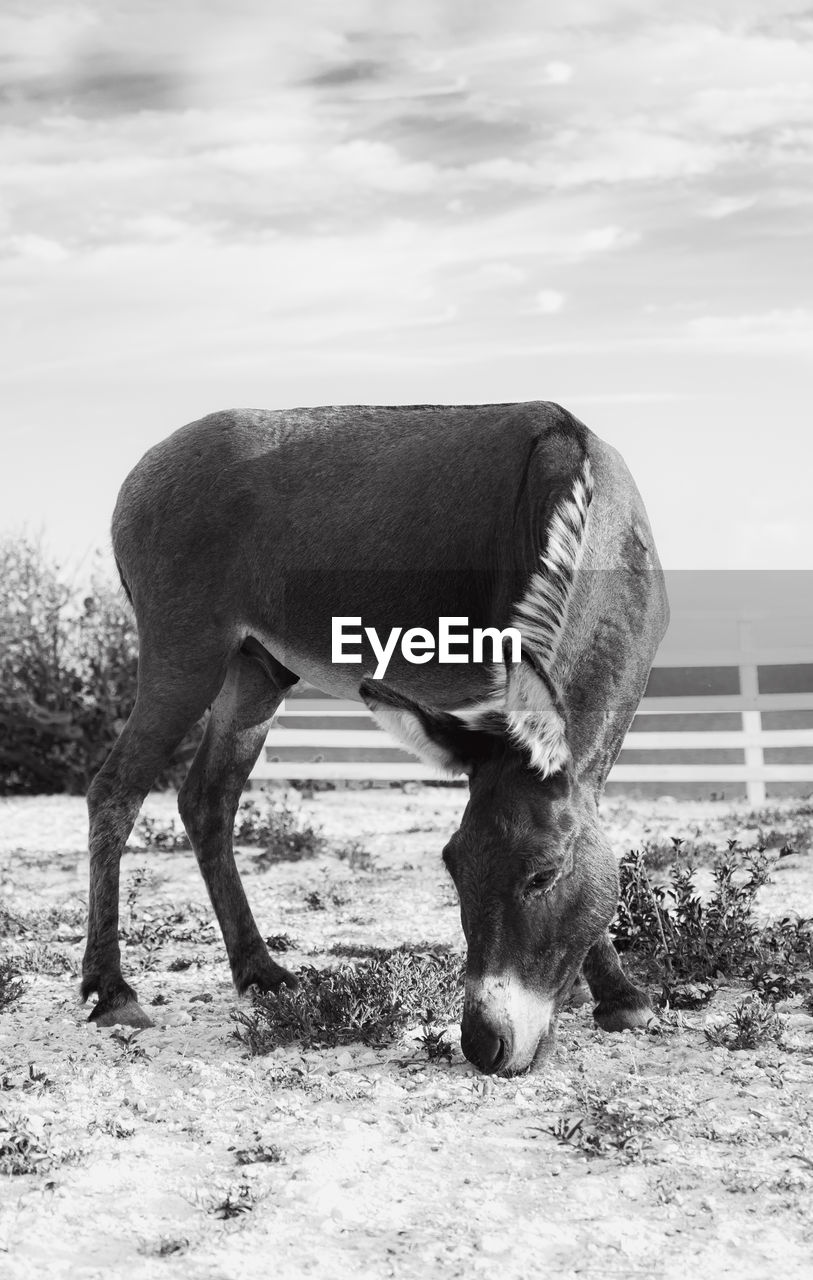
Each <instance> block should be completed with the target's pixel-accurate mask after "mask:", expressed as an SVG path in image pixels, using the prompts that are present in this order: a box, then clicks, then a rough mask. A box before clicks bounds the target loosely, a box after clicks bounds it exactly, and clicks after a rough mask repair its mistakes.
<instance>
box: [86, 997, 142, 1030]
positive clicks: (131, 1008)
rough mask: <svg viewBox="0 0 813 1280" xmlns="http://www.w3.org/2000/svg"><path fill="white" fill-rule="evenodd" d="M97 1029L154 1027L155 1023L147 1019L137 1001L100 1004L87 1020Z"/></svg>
mask: <svg viewBox="0 0 813 1280" xmlns="http://www.w3.org/2000/svg"><path fill="white" fill-rule="evenodd" d="M88 1022H95V1023H96V1026H97V1027H115V1026H122V1027H154V1026H155V1023H154V1022H153V1021H152V1019H151V1018H148V1017H147V1015H146V1013H145V1012H144V1010H143V1009H142V1008H141V1005H140V1004H139V1003H138V1001H137V1000H133V999H130V1000H127V1001H126V1002H125V1003H124V1004H120V1005H115V1006H112V1007H111V1006H110V1005H107V1006H105V1005H103V1004H102V1003H101V1002H100V1003H99V1004H97V1005H96V1008H95V1009H94V1010H93V1012H92V1013H91V1015H90V1017H89V1018H88Z"/></svg>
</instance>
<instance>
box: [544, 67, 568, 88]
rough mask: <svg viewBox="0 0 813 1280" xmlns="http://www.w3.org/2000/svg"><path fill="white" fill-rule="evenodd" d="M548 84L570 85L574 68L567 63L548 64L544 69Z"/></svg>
mask: <svg viewBox="0 0 813 1280" xmlns="http://www.w3.org/2000/svg"><path fill="white" fill-rule="evenodd" d="M542 73H543V76H544V79H545V83H546V84H569V82H570V81H571V80H572V79H573V68H572V67H571V66H570V64H569V63H567V62H547V63H546V64H545V66H544V67H543V68H542Z"/></svg>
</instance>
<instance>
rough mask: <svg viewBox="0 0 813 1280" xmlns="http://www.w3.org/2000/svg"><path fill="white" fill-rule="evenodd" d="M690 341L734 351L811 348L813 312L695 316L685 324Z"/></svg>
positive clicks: (801, 309)
mask: <svg viewBox="0 0 813 1280" xmlns="http://www.w3.org/2000/svg"><path fill="white" fill-rule="evenodd" d="M686 334H687V336H688V337H689V338H690V339H691V340H692V341H696V342H699V343H701V344H703V345H707V346H712V347H724V348H729V349H733V350H741V349H756V350H762V351H764V350H768V349H773V350H785V349H795V350H801V351H804V350H808V351H811V350H813V311H811V310H808V309H806V308H804V307H793V308H789V309H781V308H777V309H776V310H773V311H767V312H763V313H760V314H756V315H731V316H724V315H709V316H697V317H696V318H695V319H693V320H690V321H689V323H688V325H687V326H686Z"/></svg>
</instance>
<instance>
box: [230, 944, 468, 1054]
mask: <svg viewBox="0 0 813 1280" xmlns="http://www.w3.org/2000/svg"><path fill="white" fill-rule="evenodd" d="M297 976H298V978H299V981H300V987H299V989H298V990H297V991H289V990H287V989H282V990H281V991H280V992H279V994H278V995H276V996H273V995H258V996H256V997H255V1001H254V1008H253V1010H252V1011H251V1012H250V1013H244V1012H243V1011H242V1010H238V1011H237V1012H236V1013H235V1014H234V1019H235V1021H236V1023H237V1025H238V1029H237V1035H238V1038H239V1039H240V1040H242V1041H243V1043H244V1044H246V1045H247V1046H248V1048H249V1049H250V1050H251V1052H252V1053H253V1054H258V1053H269V1052H270V1051H271V1050H273V1049H277V1048H279V1046H280V1045H286V1044H300V1045H302V1047H303V1048H312V1047H323V1046H328V1047H330V1046H335V1045H338V1044H349V1043H351V1042H353V1041H362V1042H363V1043H365V1044H373V1045H378V1046H380V1045H385V1044H391V1043H393V1042H394V1041H395V1040H397V1038H398V1036H399V1035H400V1034H401V1032H402V1031H403V1030H404V1028H405V1027H406V1026H408V1025H409V1023H410V1022H415V1023H418V1022H423V1023H424V1024H426V1023H428V1022H431V1023H439V1024H446V1023H450V1022H455V1021H457V1020H458V1019H459V1017H460V1013H461V1009H462V1003H463V962H462V960H461V958H460V957H459V956H438V955H413V954H411V953H410V952H408V951H403V950H399V951H391V952H389V953H388V954H385V955H382V956H378V957H375V958H373V959H370V960H365V961H362V962H361V963H360V964H358V965H351V964H343V965H339V966H338V967H337V968H334V969H315V968H313V967H312V966H306V967H305V968H303V969H301V970H300V971H299V973H298V975H297Z"/></svg>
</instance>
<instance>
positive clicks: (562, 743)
mask: <svg viewBox="0 0 813 1280" xmlns="http://www.w3.org/2000/svg"><path fill="white" fill-rule="evenodd" d="M503 713H504V715H505V719H506V724H507V728H508V732H509V734H510V736H511V737H512V738H513V740H514V741H515V742H516V743H518V744H519V746H521V747H524V748H525V750H526V751H527V752H528V753H529V755H530V757H531V765H532V766H533V768H534V769H536V770H537V772H539V773H540V774H541V775H542V777H543V778H546V777H548V775H549V774H551V773H557V772H558V771H559V770H560V769H563V768H564V767H565V765H566V764H567V762H568V760H569V759H570V747H569V746H568V742H567V725H566V723H565V714H564V708H563V706H562V702H561V699H560V697H559V693H558V691H557V689H556V687H555V685H554V684H553V682H552V680H551V679H550V677H549V676H548V675H547V674H546V672H544V671H543V670H542V669H541V668H540V667H538V666H537V665H536V664H535V663H534V662H533V661H532V659H531V658H530V657H529V656H528V654H527V652H523V656H522V660H521V661H520V662H514V663H512V662H506V667H505V703H504V709H503Z"/></svg>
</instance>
